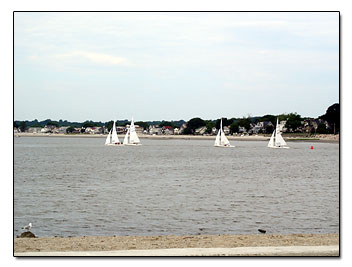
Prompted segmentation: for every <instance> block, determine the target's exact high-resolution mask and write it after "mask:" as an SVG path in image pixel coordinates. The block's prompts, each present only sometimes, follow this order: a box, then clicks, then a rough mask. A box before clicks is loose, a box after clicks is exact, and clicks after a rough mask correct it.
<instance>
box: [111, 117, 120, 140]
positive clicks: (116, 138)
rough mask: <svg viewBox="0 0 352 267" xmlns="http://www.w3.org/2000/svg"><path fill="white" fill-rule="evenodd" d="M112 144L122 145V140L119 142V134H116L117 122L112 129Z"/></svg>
mask: <svg viewBox="0 0 352 267" xmlns="http://www.w3.org/2000/svg"><path fill="white" fill-rule="evenodd" d="M111 142H112V143H113V144H118V143H120V140H119V138H118V136H117V132H116V125H115V122H114V125H113V127H112V138H111Z"/></svg>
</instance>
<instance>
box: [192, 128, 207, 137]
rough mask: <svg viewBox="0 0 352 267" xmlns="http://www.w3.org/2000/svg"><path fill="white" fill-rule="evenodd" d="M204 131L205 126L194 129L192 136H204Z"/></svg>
mask: <svg viewBox="0 0 352 267" xmlns="http://www.w3.org/2000/svg"><path fill="white" fill-rule="evenodd" d="M206 130H207V127H206V126H202V127H199V128H197V129H195V130H194V134H197V135H203V134H205V131H206Z"/></svg>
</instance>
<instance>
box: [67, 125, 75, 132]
mask: <svg viewBox="0 0 352 267" xmlns="http://www.w3.org/2000/svg"><path fill="white" fill-rule="evenodd" d="M74 130H75V127H73V126H70V127H68V128H67V129H66V133H72V132H73V131H74Z"/></svg>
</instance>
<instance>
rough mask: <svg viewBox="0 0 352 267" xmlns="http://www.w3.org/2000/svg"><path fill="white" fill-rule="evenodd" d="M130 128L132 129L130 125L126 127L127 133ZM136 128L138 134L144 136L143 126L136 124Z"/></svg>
mask: <svg viewBox="0 0 352 267" xmlns="http://www.w3.org/2000/svg"><path fill="white" fill-rule="evenodd" d="M129 128H130V125H129V124H127V125H126V128H125V131H126V132H127V130H128V129H129ZM134 128H135V130H136V133H137V134H143V130H144V129H143V127H141V126H139V125H137V124H135V125H134Z"/></svg>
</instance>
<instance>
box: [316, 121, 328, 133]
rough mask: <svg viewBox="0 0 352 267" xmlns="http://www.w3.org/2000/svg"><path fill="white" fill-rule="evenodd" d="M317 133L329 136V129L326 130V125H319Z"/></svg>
mask: <svg viewBox="0 0 352 267" xmlns="http://www.w3.org/2000/svg"><path fill="white" fill-rule="evenodd" d="M316 133H318V134H327V133H329V131H328V129H327V128H326V125H325V123H319V125H318V127H317V130H316Z"/></svg>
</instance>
